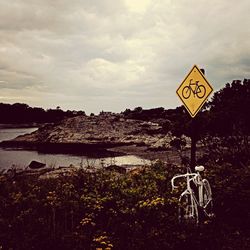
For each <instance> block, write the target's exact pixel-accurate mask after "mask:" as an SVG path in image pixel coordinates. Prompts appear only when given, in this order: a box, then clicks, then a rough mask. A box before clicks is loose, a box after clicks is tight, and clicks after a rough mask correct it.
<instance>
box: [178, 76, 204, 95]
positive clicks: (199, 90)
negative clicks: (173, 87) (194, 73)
mask: <svg viewBox="0 0 250 250" xmlns="http://www.w3.org/2000/svg"><path fill="white" fill-rule="evenodd" d="M192 81H193V79H190V82H189V85H188V86H186V87H184V88H183V89H182V97H183V98H184V99H188V98H189V97H190V95H191V92H192V93H193V94H194V97H195V96H197V97H198V98H200V99H201V98H203V97H204V96H205V94H206V88H205V86H204V85H202V84H200V85H199V81H196V82H192ZM192 86H195V87H192Z"/></svg>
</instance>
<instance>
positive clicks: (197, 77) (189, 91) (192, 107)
mask: <svg viewBox="0 0 250 250" xmlns="http://www.w3.org/2000/svg"><path fill="white" fill-rule="evenodd" d="M212 91H213V88H212V86H211V85H210V84H209V82H208V81H207V79H206V78H205V71H204V69H199V68H198V67H197V66H196V65H194V66H193V68H192V69H191V71H190V72H189V73H188V75H187V76H186V78H185V79H184V80H183V82H182V83H181V85H180V86H179V88H178V89H177V91H176V93H177V95H178V96H179V98H180V99H181V101H182V103H183V104H184V106H185V108H186V109H187V111H188V113H189V114H190V115H191V117H192V122H191V161H190V165H191V168H192V170H194V167H195V165H196V157H195V156H196V143H197V140H198V138H197V134H196V126H197V122H196V119H195V116H196V115H197V113H198V112H199V111H200V109H201V108H202V106H203V105H204V104H205V102H206V100H207V98H208V97H209V95H210V94H211V93H212Z"/></svg>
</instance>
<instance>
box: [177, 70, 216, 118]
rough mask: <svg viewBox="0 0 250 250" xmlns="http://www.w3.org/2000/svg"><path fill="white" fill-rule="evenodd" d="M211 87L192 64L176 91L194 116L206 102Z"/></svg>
mask: <svg viewBox="0 0 250 250" xmlns="http://www.w3.org/2000/svg"><path fill="white" fill-rule="evenodd" d="M212 91H213V88H212V86H211V85H210V84H209V82H208V81H207V79H206V78H205V76H204V74H203V73H202V72H201V71H200V69H199V68H198V67H197V66H196V65H194V67H193V68H192V70H191V71H190V72H189V73H188V75H187V76H186V78H185V79H184V81H183V82H182V83H181V85H180V87H179V88H178V89H177V91H176V93H177V95H178V96H179V97H180V99H181V101H182V102H183V104H184V106H185V107H186V109H187V110H188V112H189V114H190V115H191V116H192V117H195V116H196V114H197V113H198V112H199V110H200V109H201V107H202V106H203V105H204V103H205V102H206V100H207V98H208V96H209V95H210V94H211V93H212Z"/></svg>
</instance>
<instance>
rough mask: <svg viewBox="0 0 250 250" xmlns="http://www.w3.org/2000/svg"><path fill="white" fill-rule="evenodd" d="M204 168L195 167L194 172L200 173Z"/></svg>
mask: <svg viewBox="0 0 250 250" xmlns="http://www.w3.org/2000/svg"><path fill="white" fill-rule="evenodd" d="M204 169H205V168H204V166H196V167H195V171H197V172H202V171H204Z"/></svg>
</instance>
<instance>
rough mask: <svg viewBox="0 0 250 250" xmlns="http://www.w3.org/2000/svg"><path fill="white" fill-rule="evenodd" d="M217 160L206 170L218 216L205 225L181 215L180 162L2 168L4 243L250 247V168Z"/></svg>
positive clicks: (0, 238) (0, 231)
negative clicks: (53, 173) (20, 172)
mask: <svg viewBox="0 0 250 250" xmlns="http://www.w3.org/2000/svg"><path fill="white" fill-rule="evenodd" d="M210 164H211V162H210V163H208V165H207V170H206V172H205V173H204V174H205V175H206V177H207V178H208V179H209V180H210V182H211V186H212V187H213V191H214V200H215V213H216V218H215V219H214V220H213V221H206V220H205V221H203V223H202V224H201V225H199V226H194V225H179V224H178V222H177V206H178V193H176V192H174V193H173V192H172V190H171V185H170V180H171V178H172V176H173V175H174V174H177V173H180V171H185V169H184V168H183V169H181V168H178V167H176V166H174V165H164V164H162V163H161V162H158V163H156V164H154V165H152V166H151V167H145V168H144V169H143V170H142V171H140V172H134V173H133V174H132V173H131V174H126V175H118V174H117V173H114V172H108V171H99V172H96V173H91V174H90V173H86V172H84V171H83V170H78V171H76V172H75V173H72V175H71V176H67V177H65V176H61V177H59V178H56V179H47V180H39V179H37V178H36V177H34V176H33V177H28V176H27V177H26V178H23V177H22V178H18V177H16V178H15V179H7V178H6V177H4V176H1V177H0V248H1V247H2V249H96V248H98V247H99V248H102V249H191V248H192V249H200V248H202V249H249V246H250V229H249V223H250V212H249V204H250V191H249V183H250V168H249V166H248V167H242V166H239V165H232V164H230V163H224V164H223V165H216V164H215V163H213V165H212V166H213V167H211V165H210ZM179 191H180V190H179Z"/></svg>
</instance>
